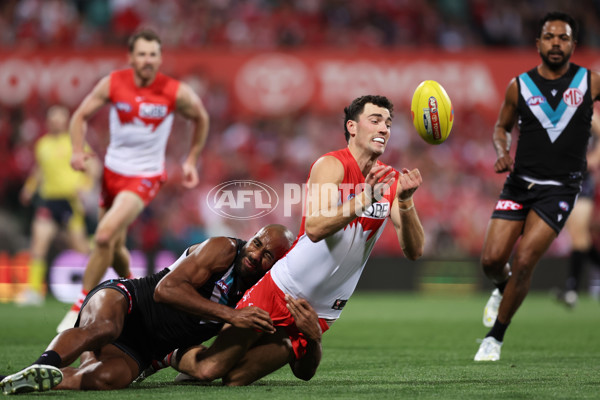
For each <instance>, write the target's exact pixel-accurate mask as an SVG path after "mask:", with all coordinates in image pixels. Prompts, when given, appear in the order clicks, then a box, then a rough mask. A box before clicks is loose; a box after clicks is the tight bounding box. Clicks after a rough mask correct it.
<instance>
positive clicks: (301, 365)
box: [285, 294, 323, 381]
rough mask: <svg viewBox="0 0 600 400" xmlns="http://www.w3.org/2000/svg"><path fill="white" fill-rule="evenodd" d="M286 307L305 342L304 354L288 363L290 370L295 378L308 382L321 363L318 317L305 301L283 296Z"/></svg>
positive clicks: (321, 350) (321, 352) (321, 349)
mask: <svg viewBox="0 0 600 400" xmlns="http://www.w3.org/2000/svg"><path fill="white" fill-rule="evenodd" d="M285 301H286V302H287V304H286V306H287V308H288V310H289V311H290V314H291V315H292V317H293V318H294V321H295V323H296V327H297V328H298V330H299V331H300V332H302V333H303V334H304V336H305V337H306V340H307V342H308V343H307V346H306V354H305V355H304V357H302V358H300V359H296V358H295V357H294V358H293V360H291V361H290V368H291V369H292V372H293V373H294V376H296V378H299V379H302V380H305V381H308V380H309V379H311V378H312V377H313V376H314V375H315V373H316V372H317V368H318V367H319V364H320V363H321V357H322V355H323V348H322V346H321V337H322V335H323V332H322V331H321V327H320V326H319V316H318V315H317V312H316V311H315V310H314V309H313V308H312V307H311V305H310V303H309V302H308V301H306V300H305V299H294V298H293V297H292V296H290V295H287V294H286V295H285Z"/></svg>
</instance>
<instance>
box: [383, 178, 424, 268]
mask: <svg viewBox="0 0 600 400" xmlns="http://www.w3.org/2000/svg"><path fill="white" fill-rule="evenodd" d="M422 183H423V178H422V177H421V172H419V170H418V169H416V168H415V169H413V170H412V171H409V170H408V169H406V168H403V169H402V171H401V173H400V176H399V177H398V185H397V187H396V196H395V198H394V202H393V203H392V210H391V212H390V218H391V220H392V222H393V223H394V229H395V230H396V235H397V236H398V242H399V243H400V247H401V248H402V252H403V253H404V255H405V256H406V257H407V258H408V259H410V260H416V259H418V258H420V257H421V256H422V255H423V252H424V250H425V231H424V230H423V225H422V224H421V220H420V219H419V215H418V214H417V210H416V208H415V203H414V200H413V194H414V193H415V191H416V190H417V189H418V188H419V186H421V184H422Z"/></svg>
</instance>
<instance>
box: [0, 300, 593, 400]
mask: <svg viewBox="0 0 600 400" xmlns="http://www.w3.org/2000/svg"><path fill="white" fill-rule="evenodd" d="M486 300H487V296H486V295H484V294H477V295H469V296H456V295H449V296H441V295H418V294H407V293H365V292H358V293H356V294H355V295H354V296H353V297H352V299H351V300H350V301H349V302H348V305H347V306H346V309H345V310H344V312H343V315H342V318H341V319H340V320H339V321H337V322H336V323H335V325H334V326H333V327H332V328H331V330H330V331H329V332H327V333H326V334H325V336H324V338H323V347H324V355H323V360H322V363H321V366H320V367H319V370H318V372H317V375H316V376H315V377H314V378H313V379H312V380H311V381H310V382H303V381H300V380H297V379H295V378H294V377H293V376H292V374H291V372H290V371H289V368H288V367H285V368H283V369H281V370H279V371H277V372H275V373H274V374H272V375H270V376H268V377H265V378H263V379H262V380H260V381H258V382H256V383H255V384H253V385H251V386H249V387H242V388H227V387H222V386H220V385H218V384H213V385H209V386H198V385H189V384H179V385H177V384H174V383H172V379H173V377H174V376H175V375H176V373H175V372H174V371H173V370H164V371H161V372H160V373H158V374H156V375H154V376H152V377H150V378H148V379H147V380H146V381H144V382H142V383H140V384H133V385H132V386H131V387H130V388H128V389H125V390H122V391H118V392H114V391H109V392H85V393H83V392H67V391H51V392H47V393H36V394H28V395H19V398H22V399H25V398H34V397H36V398H40V396H47V397H50V398H61V399H62V398H83V397H84V396H85V398H86V399H111V398H115V396H117V398H119V399H138V398H142V397H143V398H144V399H145V400H146V399H164V398H173V397H176V398H191V397H194V398H202V399H213V398H223V397H226V398H242V397H243V398H244V399H245V400H252V399H261V400H263V399H264V398H285V399H311V398H314V399H322V398H327V399H357V398H361V399H363V398H364V399H367V398H369V399H383V398H394V399H395V398H404V399H415V398H418V399H430V398H438V399H483V398H485V399H597V398H598V397H599V396H600V395H599V393H600V378H599V377H600V335H599V330H600V321H599V320H600V318H599V316H600V304H598V302H596V301H594V300H592V299H590V298H589V297H586V296H583V297H582V298H581V299H580V302H579V304H578V305H577V307H576V308H575V309H573V310H567V309H565V308H564V307H563V306H561V305H559V304H557V303H556V302H555V301H554V300H553V299H551V298H550V296H549V295H547V294H541V293H533V294H530V295H529V296H528V298H527V299H526V300H525V302H524V303H523V305H522V307H521V309H520V310H519V312H518V313H517V315H516V316H515V318H514V319H513V323H512V324H511V326H510V328H509V329H508V331H507V334H506V337H505V345H504V347H503V350H502V358H501V360H500V361H499V362H495V363H475V362H474V361H472V360H473V356H474V355H475V352H476V351H477V348H478V346H479V345H478V343H477V342H476V338H482V337H483V336H484V335H485V333H486V332H487V329H486V328H484V327H483V326H482V324H481V312H482V309H483V306H484V304H485V302H486ZM67 308H68V306H66V305H63V304H60V303H58V302H56V301H54V300H50V301H48V302H47V304H46V305H45V306H44V307H43V308H17V307H16V306H14V305H11V304H0V321H2V323H1V325H0V374H8V373H10V372H15V371H16V370H18V369H21V368H22V367H24V366H26V365H29V364H30V363H31V362H33V361H34V360H35V359H36V358H37V357H38V356H39V354H40V353H41V352H42V351H43V350H44V349H45V346H46V345H47V344H48V343H49V342H50V340H51V339H52V337H53V336H54V329H55V327H56V325H57V323H58V321H59V320H60V319H61V318H62V316H63V314H64V313H65V312H66V310H67Z"/></svg>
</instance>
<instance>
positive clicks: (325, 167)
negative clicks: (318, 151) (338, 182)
mask: <svg viewBox="0 0 600 400" xmlns="http://www.w3.org/2000/svg"><path fill="white" fill-rule="evenodd" d="M310 171H311V172H310V174H311V176H314V175H315V174H319V175H320V174H328V175H329V174H335V175H339V174H341V175H342V177H343V175H344V163H343V161H342V159H340V158H339V157H336V155H334V154H332V153H327V154H324V155H322V156H321V157H319V158H318V159H317V161H315V162H314V163H313V165H312V167H311V169H310Z"/></svg>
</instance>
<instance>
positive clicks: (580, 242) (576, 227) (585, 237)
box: [565, 197, 594, 248]
mask: <svg viewBox="0 0 600 400" xmlns="http://www.w3.org/2000/svg"><path fill="white" fill-rule="evenodd" d="M593 212H594V202H593V200H591V199H590V198H587V197H580V198H579V199H577V202H576V203H575V207H573V211H571V215H569V219H567V223H566V224H565V228H566V229H567V232H569V236H571V241H572V242H573V247H575V248H587V247H589V243H590V242H591V237H590V236H591V235H590V232H589V230H590V224H591V220H592V216H593Z"/></svg>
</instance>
